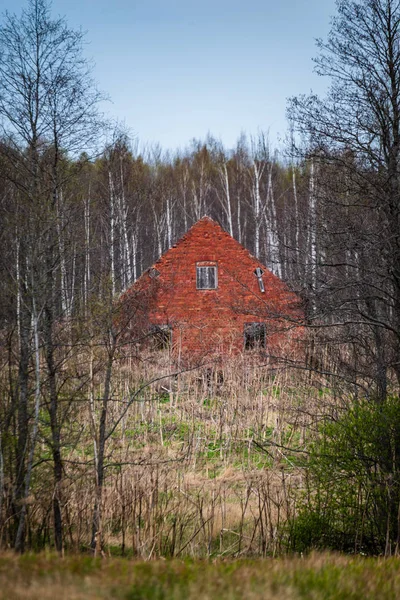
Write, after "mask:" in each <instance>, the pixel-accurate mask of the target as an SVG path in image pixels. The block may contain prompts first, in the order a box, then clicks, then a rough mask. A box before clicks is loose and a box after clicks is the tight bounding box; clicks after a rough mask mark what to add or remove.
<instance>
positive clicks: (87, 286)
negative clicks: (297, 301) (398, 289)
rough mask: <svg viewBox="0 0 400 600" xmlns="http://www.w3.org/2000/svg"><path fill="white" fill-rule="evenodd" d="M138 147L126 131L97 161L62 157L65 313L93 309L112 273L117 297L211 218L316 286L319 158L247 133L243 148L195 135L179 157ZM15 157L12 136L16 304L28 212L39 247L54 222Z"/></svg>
mask: <svg viewBox="0 0 400 600" xmlns="http://www.w3.org/2000/svg"><path fill="white" fill-rule="evenodd" d="M137 148H138V144H136V143H135V141H132V140H130V139H129V138H128V137H127V136H126V135H124V134H116V139H115V141H114V142H113V143H112V144H109V145H107V146H106V148H105V149H104V151H103V152H102V153H101V154H100V156H99V157H98V158H97V159H95V160H89V159H88V157H87V156H86V155H82V156H81V157H80V158H79V159H76V160H73V159H71V158H68V157H67V156H64V155H63V156H62V157H60V165H59V171H61V173H58V176H59V179H60V181H59V183H58V184H57V193H56V198H55V199H54V219H55V220H56V227H55V229H56V234H55V235H56V239H55V240H54V243H55V251H56V258H55V261H56V264H55V265H54V266H53V270H54V276H55V280H56V285H57V286H58V288H59V290H60V294H59V307H58V312H59V316H60V317H70V316H72V315H73V314H76V313H77V312H80V311H81V310H83V311H84V310H85V306H86V305H87V302H88V298H89V297H90V296H91V295H93V294H95V295H96V296H97V297H102V293H103V291H104V290H103V287H102V286H103V285H104V279H105V278H110V281H111V286H112V293H113V295H115V294H118V293H120V292H121V291H123V290H125V289H126V288H127V287H128V286H129V285H130V284H131V283H132V282H133V281H135V280H136V279H137V278H138V277H139V275H140V274H141V273H142V272H143V271H144V270H145V269H146V268H148V267H149V266H150V265H151V264H152V263H153V262H155V261H156V260H157V259H158V258H159V257H160V256H161V254H162V253H163V252H165V251H166V250H167V249H168V248H170V247H171V246H172V245H173V244H174V243H175V242H176V241H177V240H178V239H179V238H180V237H181V236H182V235H183V234H184V233H185V232H186V231H187V230H188V229H189V228H190V227H191V226H192V225H193V224H194V223H195V222H196V221H197V220H198V219H200V218H201V217H202V216H204V215H209V216H211V217H212V218H214V219H215V220H217V221H218V222H219V223H220V224H221V225H222V226H223V227H224V228H225V229H226V231H228V232H229V233H230V234H231V235H232V236H233V237H234V238H235V239H237V240H238V241H239V242H240V243H241V244H243V245H244V246H245V247H246V248H248V249H249V250H250V251H251V252H252V253H253V254H254V255H255V256H257V257H258V258H259V259H260V260H261V261H262V262H263V263H265V264H266V265H267V266H268V267H269V268H270V269H271V270H272V271H273V272H274V273H275V274H277V275H278V276H280V277H282V278H283V279H285V280H286V281H291V282H293V283H294V284H295V285H296V286H297V288H298V289H301V288H303V287H304V288H306V287H307V284H308V285H309V286H311V285H312V282H313V275H312V263H311V257H312V250H313V248H314V245H315V240H314V239H313V234H312V230H311V228H310V223H312V222H313V221H314V220H315V199H314V197H313V192H312V187H313V180H312V177H313V175H312V168H313V167H312V163H311V162H309V161H306V162H303V163H301V164H289V163H287V161H285V159H284V157H281V158H280V159H279V157H278V155H277V153H276V152H273V151H272V150H271V149H270V147H269V144H268V139H267V138H266V137H265V136H264V135H263V134H259V136H258V137H257V138H256V139H254V138H251V139H247V138H246V136H245V135H243V136H241V138H240V139H239V141H238V143H237V146H236V148H235V149H234V150H228V149H226V148H224V147H223V145H222V144H221V143H220V142H217V141H216V140H214V139H213V138H211V137H209V138H208V139H207V140H206V141H205V142H201V141H193V142H192V144H191V146H190V147H189V148H188V149H186V150H185V151H180V152H177V153H176V155H174V156H169V155H163V154H162V152H161V150H160V149H159V148H153V149H149V150H148V151H146V152H144V153H140V152H139V150H138V149H137ZM47 153H48V154H49V155H50V156H41V157H40V159H41V160H44V161H46V160H49V161H51V160H52V158H51V153H52V150H51V148H49V149H48V150H47ZM4 155H6V158H4ZM10 155H11V157H12V149H11V148H8V147H7V144H6V142H4V145H3V178H2V188H1V196H2V206H3V209H4V217H5V218H4V220H3V236H2V241H3V244H4V247H5V251H4V252H2V282H3V290H4V301H5V303H7V295H8V297H9V303H10V304H11V306H13V307H14V309H15V302H14V291H15V289H14V288H13V286H12V285H10V284H12V282H15V281H17V277H18V275H17V273H18V270H19V269H20V266H18V261H19V260H20V255H21V251H20V245H21V242H20V238H21V236H23V237H24V238H26V237H27V235H29V231H28V229H27V227H28V226H29V219H27V218H26V217H27V214H26V212H27V211H29V216H30V218H31V219H32V234H31V235H32V236H33V237H32V245H33V246H37V245H38V243H39V242H40V231H41V229H43V226H45V219H44V218H43V215H42V214H41V211H43V205H41V206H39V207H36V206H34V205H32V204H29V200H27V197H26V190H24V186H23V184H20V182H19V178H20V176H21V174H20V173H19V172H18V170H17V169H18V165H17V169H15V171H14V172H13V167H15V165H11V167H9V168H8V170H7V172H5V169H4V162H6V160H7V159H8V160H9V159H10ZM7 166H8V165H7ZM44 168H46V167H44ZM5 175H6V177H5ZM35 211H36V212H38V218H37V219H35V220H34V214H33V213H34V212H35ZM29 253H30V254H31V255H33V253H34V251H33V252H31V249H29ZM10 290H11V291H12V293H11V294H10V293H8V292H9V291H10Z"/></svg>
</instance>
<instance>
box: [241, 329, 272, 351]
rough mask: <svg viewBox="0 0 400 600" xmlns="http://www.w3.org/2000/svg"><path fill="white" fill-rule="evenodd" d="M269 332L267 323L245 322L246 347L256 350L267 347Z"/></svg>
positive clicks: (246, 348)
mask: <svg viewBox="0 0 400 600" xmlns="http://www.w3.org/2000/svg"><path fill="white" fill-rule="evenodd" d="M266 341H267V332H266V326H265V323H245V325H244V349H245V350H254V349H257V348H265V346H266Z"/></svg>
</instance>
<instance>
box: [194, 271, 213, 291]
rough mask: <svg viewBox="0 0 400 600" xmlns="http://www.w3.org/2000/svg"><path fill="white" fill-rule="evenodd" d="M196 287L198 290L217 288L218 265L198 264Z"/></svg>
mask: <svg viewBox="0 0 400 600" xmlns="http://www.w3.org/2000/svg"><path fill="white" fill-rule="evenodd" d="M196 287H197V289H198V290H215V289H217V287H218V272H217V266H216V265H214V266H203V265H197V266H196Z"/></svg>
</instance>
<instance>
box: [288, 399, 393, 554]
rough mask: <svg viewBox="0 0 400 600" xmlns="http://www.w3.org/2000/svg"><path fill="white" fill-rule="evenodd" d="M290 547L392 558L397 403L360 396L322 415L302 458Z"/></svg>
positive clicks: (290, 528)
mask: <svg viewBox="0 0 400 600" xmlns="http://www.w3.org/2000/svg"><path fill="white" fill-rule="evenodd" d="M302 466H303V468H304V469H305V474H306V475H305V481H306V485H305V489H304V490H303V492H302V497H301V499H300V510H299V511H298V513H297V516H296V517H295V518H294V520H293V521H292V522H291V523H290V526H289V537H288V545H289V549H291V550H293V551H296V552H304V551H306V550H309V549H312V548H320V549H321V548H327V549H331V550H344V551H347V552H349V551H352V552H363V553H368V554H384V555H390V554H393V553H397V551H398V549H399V535H400V530H399V514H400V512H399V510H400V481H399V473H400V403H399V399H398V398H387V399H386V400H385V401H384V402H382V403H376V402H371V401H367V400H361V401H358V402H356V403H354V404H353V405H352V406H351V408H350V409H348V410H347V411H344V412H343V413H342V414H341V415H340V416H339V418H336V419H334V418H330V419H326V420H325V422H324V423H323V424H322V425H321V426H320V427H319V430H318V434H317V436H316V439H315V440H314V441H313V443H312V444H311V446H310V448H309V453H308V455H307V458H306V459H305V460H304V463H303V465H302Z"/></svg>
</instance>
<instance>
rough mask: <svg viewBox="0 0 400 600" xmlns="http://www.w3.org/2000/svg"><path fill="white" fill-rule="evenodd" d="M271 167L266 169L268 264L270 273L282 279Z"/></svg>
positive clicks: (271, 164)
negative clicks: (270, 269)
mask: <svg viewBox="0 0 400 600" xmlns="http://www.w3.org/2000/svg"><path fill="white" fill-rule="evenodd" d="M272 167H273V163H272V162H271V163H270V164H269V167H268V187H267V215H266V216H267V223H266V229H267V239H268V246H269V252H270V259H269V262H270V264H271V268H272V272H273V273H275V275H277V276H278V277H282V265H281V260H280V253H279V237H278V230H277V218H276V207H275V195H274V190H273V185H272Z"/></svg>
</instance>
